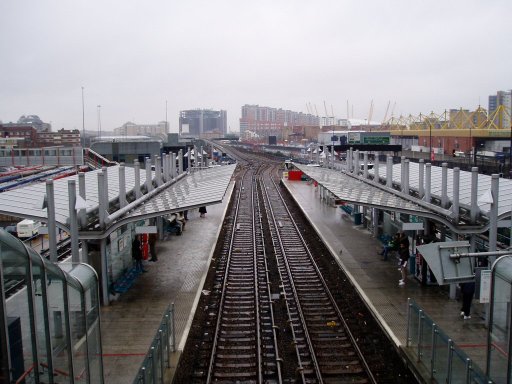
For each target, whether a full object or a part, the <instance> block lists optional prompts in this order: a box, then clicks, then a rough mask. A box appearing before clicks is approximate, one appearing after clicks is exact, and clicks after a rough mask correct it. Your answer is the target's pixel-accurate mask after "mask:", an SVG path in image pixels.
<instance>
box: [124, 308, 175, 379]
mask: <svg viewBox="0 0 512 384" xmlns="http://www.w3.org/2000/svg"><path fill="white" fill-rule="evenodd" d="M175 351H176V337H175V322H174V303H172V304H171V305H170V306H169V307H167V309H166V311H165V313H164V316H163V318H162V321H161V322H160V326H159V327H158V330H157V332H156V335H155V337H154V338H153V342H152V343H151V347H150V348H149V351H148V353H147V354H146V357H145V358H144V361H143V362H142V365H141V367H140V369H139V372H138V373H137V376H136V377H135V380H134V381H133V384H163V383H164V378H165V371H166V369H169V368H171V353H172V352H175Z"/></svg>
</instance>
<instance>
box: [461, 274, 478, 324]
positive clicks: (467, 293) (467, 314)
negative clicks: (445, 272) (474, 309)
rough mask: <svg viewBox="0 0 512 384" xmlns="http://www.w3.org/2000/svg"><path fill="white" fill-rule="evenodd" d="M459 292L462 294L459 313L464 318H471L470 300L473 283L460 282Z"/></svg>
mask: <svg viewBox="0 0 512 384" xmlns="http://www.w3.org/2000/svg"><path fill="white" fill-rule="evenodd" d="M460 293H461V295H462V309H461V312H460V315H461V316H464V320H468V319H471V302H472V301H473V296H474V295H475V283H474V282H468V283H461V284H460Z"/></svg>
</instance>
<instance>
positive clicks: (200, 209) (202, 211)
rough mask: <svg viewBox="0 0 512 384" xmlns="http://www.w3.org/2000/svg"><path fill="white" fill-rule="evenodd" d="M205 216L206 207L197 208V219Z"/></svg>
mask: <svg viewBox="0 0 512 384" xmlns="http://www.w3.org/2000/svg"><path fill="white" fill-rule="evenodd" d="M205 215H206V207H204V206H203V207H199V217H205Z"/></svg>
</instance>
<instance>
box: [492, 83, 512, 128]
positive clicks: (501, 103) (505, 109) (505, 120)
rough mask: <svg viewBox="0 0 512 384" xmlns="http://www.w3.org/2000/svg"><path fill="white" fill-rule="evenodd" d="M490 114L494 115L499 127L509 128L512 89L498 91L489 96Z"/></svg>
mask: <svg viewBox="0 0 512 384" xmlns="http://www.w3.org/2000/svg"><path fill="white" fill-rule="evenodd" d="M489 116H493V117H494V118H493V121H494V124H496V126H497V128H509V127H510V124H511V116H512V90H511V91H498V92H497V94H496V95H490V96H489Z"/></svg>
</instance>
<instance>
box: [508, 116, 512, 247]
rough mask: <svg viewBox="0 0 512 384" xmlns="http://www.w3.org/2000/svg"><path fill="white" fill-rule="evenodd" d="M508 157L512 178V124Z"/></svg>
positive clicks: (511, 126) (509, 174) (509, 171)
mask: <svg viewBox="0 0 512 384" xmlns="http://www.w3.org/2000/svg"><path fill="white" fill-rule="evenodd" d="M508 155H509V158H508V163H509V170H508V177H511V178H512V122H511V123H510V149H509V150H508ZM511 238H512V236H511ZM511 241H512V240H511Z"/></svg>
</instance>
